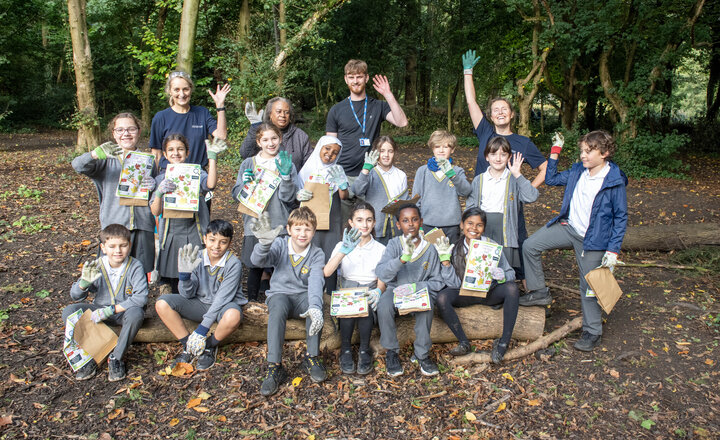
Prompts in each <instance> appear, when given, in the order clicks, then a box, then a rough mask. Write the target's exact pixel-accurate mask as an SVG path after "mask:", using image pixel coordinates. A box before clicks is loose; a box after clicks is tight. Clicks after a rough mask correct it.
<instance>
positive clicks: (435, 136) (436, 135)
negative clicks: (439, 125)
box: [428, 130, 457, 149]
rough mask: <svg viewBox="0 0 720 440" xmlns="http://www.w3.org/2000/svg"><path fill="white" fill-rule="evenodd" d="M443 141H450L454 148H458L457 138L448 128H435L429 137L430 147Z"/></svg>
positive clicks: (436, 145) (432, 147)
mask: <svg viewBox="0 0 720 440" xmlns="http://www.w3.org/2000/svg"><path fill="white" fill-rule="evenodd" d="M442 143H448V144H450V146H451V147H452V148H453V149H454V148H457V138H456V137H455V135H454V134H452V133H450V132H449V131H447V130H435V131H433V132H432V134H431V135H430V139H428V147H430V148H431V149H434V148H435V147H438V146H440V144H442Z"/></svg>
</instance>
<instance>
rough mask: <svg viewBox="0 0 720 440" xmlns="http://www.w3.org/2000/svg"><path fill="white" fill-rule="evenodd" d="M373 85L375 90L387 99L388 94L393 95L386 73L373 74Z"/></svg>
mask: <svg viewBox="0 0 720 440" xmlns="http://www.w3.org/2000/svg"><path fill="white" fill-rule="evenodd" d="M373 87H374V88H375V91H377V92H378V93H379V94H381V95H383V97H385V98H386V100H387V96H388V95H390V96H393V94H392V91H391V90H390V82H389V81H388V79H387V76H385V75H375V76H373Z"/></svg>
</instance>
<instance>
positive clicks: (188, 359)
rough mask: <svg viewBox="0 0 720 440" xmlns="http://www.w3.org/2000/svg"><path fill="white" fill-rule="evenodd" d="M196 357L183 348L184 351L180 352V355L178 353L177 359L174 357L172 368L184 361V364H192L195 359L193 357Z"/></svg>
mask: <svg viewBox="0 0 720 440" xmlns="http://www.w3.org/2000/svg"><path fill="white" fill-rule="evenodd" d="M194 357H195V356H193V355H191V354H190V353H188V352H187V351H185V350H183V351H181V352H180V354H179V355H177V356H176V357H175V359H173V361H172V365H171V367H172V368H175V366H176V365H177V364H180V363H183V364H192V361H193V358H194Z"/></svg>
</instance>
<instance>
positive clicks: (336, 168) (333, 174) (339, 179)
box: [328, 165, 348, 190]
mask: <svg viewBox="0 0 720 440" xmlns="http://www.w3.org/2000/svg"><path fill="white" fill-rule="evenodd" d="M328 178H329V180H330V182H332V183H333V184H334V185H335V186H337V187H338V188H340V189H342V190H346V189H347V188H348V180H347V176H346V175H345V170H343V167H341V166H340V165H333V166H332V167H330V169H329V170H328Z"/></svg>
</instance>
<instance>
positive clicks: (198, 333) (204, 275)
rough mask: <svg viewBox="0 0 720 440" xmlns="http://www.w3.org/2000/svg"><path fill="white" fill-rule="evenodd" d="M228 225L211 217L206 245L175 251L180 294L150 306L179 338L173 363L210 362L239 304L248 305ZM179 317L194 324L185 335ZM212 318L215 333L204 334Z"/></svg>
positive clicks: (236, 321) (234, 323)
mask: <svg viewBox="0 0 720 440" xmlns="http://www.w3.org/2000/svg"><path fill="white" fill-rule="evenodd" d="M232 237H233V227H232V225H231V224H230V223H228V222H226V221H225V220H213V221H211V222H210V223H208V225H207V231H206V232H205V235H204V236H203V242H204V243H205V249H204V250H199V247H198V246H194V245H193V244H192V243H188V244H186V245H185V246H183V247H181V248H180V250H179V251H178V276H179V277H180V283H179V284H178V287H179V291H180V294H179V295H174V294H171V295H162V296H161V297H160V298H158V300H157V302H156V303H155V310H156V311H157V314H158V316H159V317H160V319H162V322H163V323H164V324H165V326H166V327H167V328H168V329H169V330H170V331H171V332H172V334H173V335H174V336H175V337H176V338H178V340H179V341H180V344H182V351H181V352H180V354H179V355H178V356H177V357H176V358H175V360H174V361H173V366H174V365H176V364H177V363H180V362H184V363H188V364H189V363H191V362H192V361H193V358H194V357H197V358H198V359H197V369H198V370H207V369H208V368H210V367H212V366H213V365H215V357H216V355H217V347H218V345H220V342H222V340H223V339H225V338H226V337H228V336H230V335H231V334H232V332H234V331H235V329H236V328H238V326H239V325H240V321H242V308H241V306H242V305H244V304H247V298H245V295H244V294H243V291H242V285H241V284H240V277H241V276H242V264H241V263H240V260H239V259H238V258H237V257H236V256H235V255H234V254H233V253H232V251H231V250H230V242H232ZM183 318H186V319H189V320H191V321H196V322H199V323H200V324H199V325H198V326H197V328H196V329H195V331H193V332H192V334H190V333H189V332H188V330H187V328H186V327H185V323H184V322H183ZM215 322H217V323H218V325H217V327H216V328H215V333H214V334H213V335H212V336H210V337H209V338H208V336H207V334H208V332H209V330H210V327H211V326H212V325H213V323H215Z"/></svg>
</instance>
